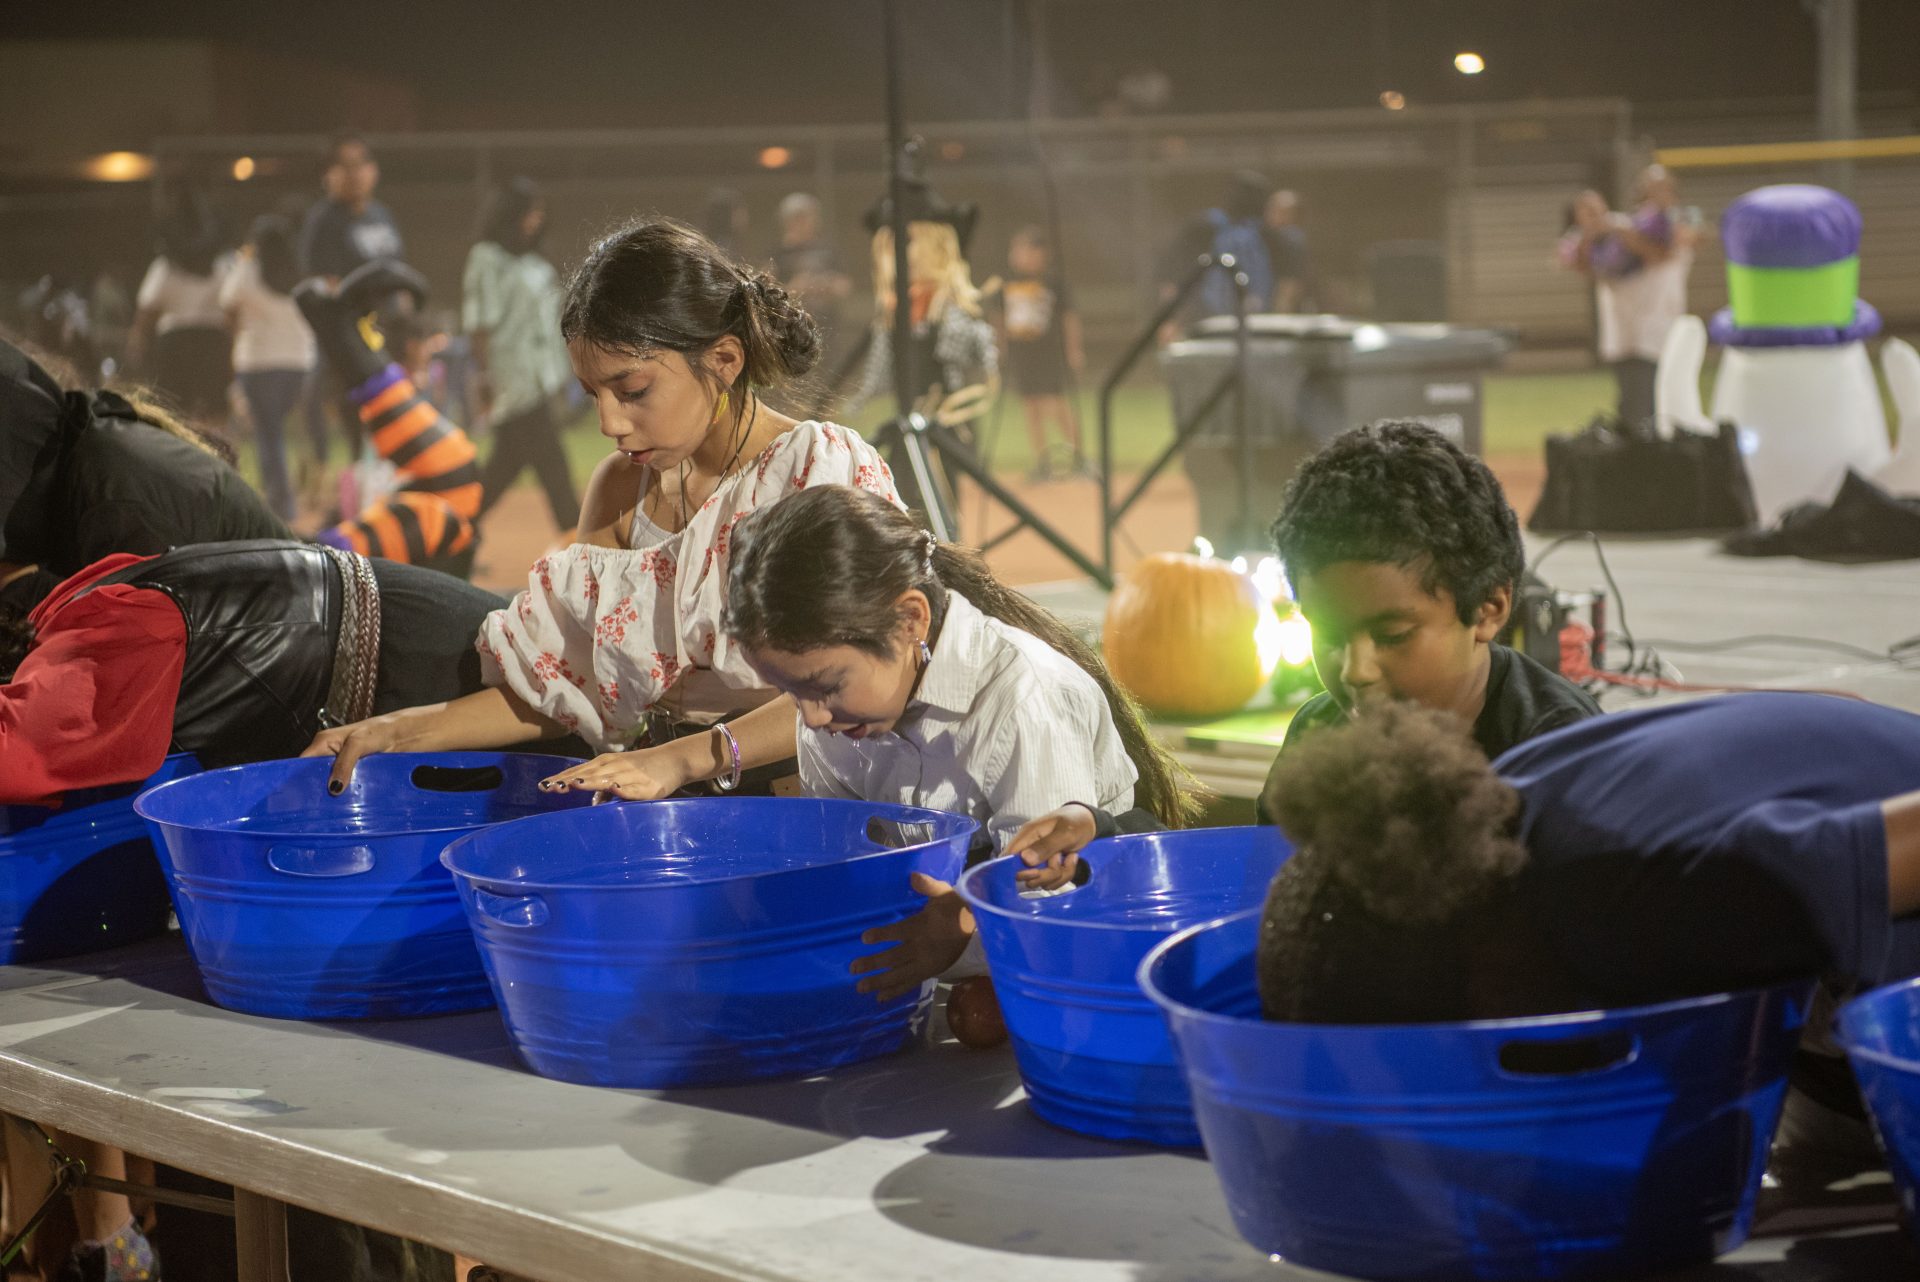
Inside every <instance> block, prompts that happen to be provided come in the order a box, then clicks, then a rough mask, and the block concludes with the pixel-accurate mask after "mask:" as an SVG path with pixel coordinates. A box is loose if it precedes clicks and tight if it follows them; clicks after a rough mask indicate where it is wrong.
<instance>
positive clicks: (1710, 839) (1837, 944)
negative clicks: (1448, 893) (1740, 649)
mask: <svg viewBox="0 0 1920 1282" xmlns="http://www.w3.org/2000/svg"><path fill="white" fill-rule="evenodd" d="M1494 768H1495V769H1496V770H1497V771H1499V773H1500V774H1501V775H1502V776H1503V777H1505V778H1506V779H1507V781H1508V782H1510V783H1511V784H1513V786H1514V787H1515V788H1516V789H1517V790H1518V791H1519V793H1520V796H1521V800H1522V804H1523V807H1524V810H1523V815H1522V819H1521V830H1520V836H1521V839H1522V841H1523V842H1524V843H1525V845H1526V847H1527V849H1528V851H1529V852H1530V854H1531V856H1532V858H1531V861H1530V865H1529V867H1528V869H1527V871H1526V872H1525V873H1524V874H1523V875H1522V879H1521V894H1522V902H1523V904H1525V905H1526V909H1527V911H1528V912H1529V913H1530V914H1531V915H1532V916H1533V920H1534V921H1535V922H1536V923H1537V924H1538V925H1539V926H1540V927H1541V928H1542V930H1543V933H1544V934H1545V935H1546V937H1547V939H1548V940H1549V941H1550V942H1551V943H1552V944H1553V945H1554V946H1555V947H1556V948H1557V950H1558V951H1559V953H1560V955H1561V958H1562V960H1563V961H1565V962H1566V963H1567V965H1568V966H1569V967H1570V968H1571V970H1572V971H1573V972H1574V973H1575V974H1576V975H1577V976H1578V977H1579V978H1580V979H1582V980H1583V981H1585V982H1587V983H1589V984H1591V985H1593V986H1594V987H1596V988H1598V989H1599V990H1600V991H1602V992H1606V993H1610V994H1612V995H1616V996H1618V997H1619V998H1620V999H1622V1000H1628V1001H1631V1000H1659V999H1663V998H1667V997H1673V996H1677V995H1679V994H1680V993H1683V992H1709V991H1719V990H1722V989H1731V988H1740V987H1748V986H1754V985H1760V984H1767V983H1772V982H1777V981H1779V980H1783V979H1787V978H1792V977H1794V976H1813V975H1821V974H1825V975H1829V976H1832V977H1834V978H1836V979H1839V980H1841V981H1843V982H1847V983H1851V984H1873V983H1880V982H1884V981H1888V980H1893V979H1898V978H1903V977H1905V976H1908V975H1913V974H1920V915H1916V916H1914V917H1909V918H1907V919H1904V920H1902V921H1900V922H1897V923H1890V922H1889V920H1888V901H1887V848H1886V824H1885V820H1884V818H1883V816H1882V814H1881V810H1880V803H1881V802H1882V801H1884V800H1886V799H1887V798H1890V797H1895V796H1899V795H1901V794H1903V793H1907V792H1912V791H1915V790H1920V716H1914V715H1913V714H1911V713H1907V712H1901V711H1898V710H1897V709H1893V708H1887V707H1882V706H1880V705H1877V704H1870V703H1862V702H1859V701H1857V700H1853V699H1843V698H1837V697H1832V696H1826V695H1813V694H1788V693H1779V694H1772V693H1768V694H1736V695H1726V696H1722V697H1717V698H1711V699H1701V700H1696V701H1693V702H1688V703H1679V704H1670V705H1665V706H1661V707H1654V708H1645V709H1639V710H1636V711H1632V712H1619V713H1613V714H1611V715H1608V716H1602V717H1594V718H1591V719H1589V720H1585V721H1581V722H1578V723H1576V724H1574V725H1572V726H1568V727H1567V728H1565V729H1563V730H1558V731H1555V732H1553V733H1552V734H1548V735H1545V736H1543V737H1541V738H1538V739H1534V740H1531V741H1529V742H1527V743H1523V744H1521V745H1519V746H1518V747H1516V748H1514V749H1512V750H1511V751H1509V752H1507V753H1505V754H1503V755H1502V756H1501V757H1500V759H1499V760H1498V761H1496V762H1495V763H1494Z"/></svg>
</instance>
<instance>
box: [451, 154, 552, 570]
mask: <svg viewBox="0 0 1920 1282" xmlns="http://www.w3.org/2000/svg"><path fill="white" fill-rule="evenodd" d="M546 225H547V206H546V200H545V198H544V197H543V196H542V195H541V194H540V189H539V188H538V187H537V186H535V185H534V183H533V181H532V180H531V179H528V178H515V179H513V180H512V181H511V182H509V183H508V184H507V185H506V186H505V187H504V188H502V189H501V190H499V191H497V192H495V193H494V194H493V197H492V198H491V199H490V200H489V201H488V202H487V205H486V208H485V210H484V211H483V212H482V215H481V220H480V229H479V236H478V239H477V240H476V241H475V243H474V246H473V248H472V250H471V251H469V252H468V254H467V269H466V273H465V275H464V277H463V282H464V287H463V291H462V324H463V327H464V328H465V330H466V332H467V339H468V344H469V347H468V358H469V360H471V362H472V367H473V385H474V389H475V396H476V402H475V408H476V410H477V411H478V413H479V415H480V416H481V417H482V418H484V419H485V420H486V421H487V423H488V424H489V425H490V430H491V432H492V435H493V452H492V453H491V454H489V455H488V457H487V461H486V465H485V466H484V467H483V468H482V469H481V472H480V487H481V498H480V512H479V514H480V515H481V516H485V515H486V513H487V511H488V510H489V509H490V508H492V507H493V505H494V504H495V503H497V502H499V501H500V496H501V495H503V494H505V493H506V492H507V490H508V489H509V488H510V487H511V486H512V485H513V483H514V482H515V481H517V480H518V479H519V478H520V473H521V472H523V471H525V470H526V469H527V468H529V467H531V468H532V469H533V472H534V475H535V476H536V477H538V478H539V481H540V485H541V488H542V489H544V490H545V491H546V495H547V507H548V509H549V510H550V511H551V512H552V513H553V522H554V524H555V525H556V526H558V527H559V528H560V530H561V531H562V534H563V537H565V538H567V539H568V540H571V538H572V535H573V531H574V528H575V527H576V526H577V525H578V524H579V523H580V501H579V498H578V495H577V493H576V491H575V490H574V486H573V476H572V474H571V472H570V470H569V469H568V466H567V452H566V450H565V449H564V448H563V447H562V445H561V443H560V422H559V419H558V417H557V415H556V414H555V402H556V401H557V400H558V398H559V396H560V394H561V392H562V391H563V390H564V389H565V388H566V386H567V383H568V381H569V380H571V379H572V377H573V367H572V365H571V364H570V363H569V362H568V359H567V345H566V343H565V341H564V340H562V339H561V337H560V305H561V301H562V297H561V290H560V277H559V274H558V273H557V272H555V271H554V268H553V264H552V263H550V262H548V261H547V259H546V257H545V256H544V255H542V254H541V253H540V238H541V235H542V233H543V232H545V230H546Z"/></svg>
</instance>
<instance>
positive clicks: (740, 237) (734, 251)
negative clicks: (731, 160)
mask: <svg viewBox="0 0 1920 1282" xmlns="http://www.w3.org/2000/svg"><path fill="white" fill-rule="evenodd" d="M696 225H697V226H698V227H699V228H700V230H701V231H703V232H705V233H706V235H707V239H708V240H710V241H712V242H713V243H714V244H716V245H718V246H720V248H722V249H724V250H726V251H727V253H729V254H731V255H732V256H733V257H735V258H740V259H744V258H745V257H746V256H747V253H746V247H747V234H748V232H750V231H751V230H752V229H753V218H752V215H750V214H749V213H748V212H747V198H746V197H745V196H742V195H741V194H740V193H739V192H737V191H735V190H734V189H733V188H731V187H715V188H714V189H713V190H711V191H709V192H708V193H707V198H706V200H705V201H704V202H703V203H702V205H701V206H700V217H699V219H698V220H697V221H696Z"/></svg>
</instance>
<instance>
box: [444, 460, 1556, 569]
mask: <svg viewBox="0 0 1920 1282" xmlns="http://www.w3.org/2000/svg"><path fill="white" fill-rule="evenodd" d="M1487 461H1488V463H1489V465H1490V466H1492V468H1493V470H1494V474H1495V475H1496V476H1498V477H1499V478H1500V483H1501V484H1502V485H1503V486H1505V487H1506V490H1507V497H1508V499H1509V500H1510V501H1511V502H1512V503H1513V506H1514V508H1515V510H1517V511H1518V512H1519V513H1520V517H1521V520H1522V521H1523V522H1524V521H1525V519H1526V515H1527V513H1528V512H1530V511H1532V510H1533V505H1534V502H1535V500H1536V499H1538V498H1539V496H1540V484H1541V481H1542V479H1543V477H1544V474H1545V465H1544V463H1543V462H1542V460H1541V458H1540V456H1539V455H1538V454H1500V455H1495V456H1493V457H1492V458H1490V459H1488V460H1487ZM1131 479H1132V478H1131V477H1122V478H1119V480H1118V481H1117V483H1116V487H1117V488H1124V486H1126V485H1127V484H1129V483H1130V482H1131ZM1007 485H1008V488H1010V489H1011V490H1013V492H1014V493H1015V494H1016V495H1017V496H1018V497H1019V498H1020V499H1021V500H1022V501H1024V502H1025V503H1027V504H1028V505H1029V506H1030V507H1032V508H1034V509H1035V510H1036V511H1038V512H1040V513H1041V514H1042V515H1044V516H1046V517H1047V518H1048V519H1049V520H1051V521H1053V522H1054V523H1055V524H1056V525H1057V526H1058V528H1059V530H1060V532H1061V533H1062V534H1064V535H1066V536H1067V537H1068V538H1069V539H1071V540H1073V542H1074V543H1075V544H1077V545H1078V546H1079V547H1081V548H1083V549H1085V550H1086V551H1087V552H1088V553H1090V554H1091V553H1093V552H1095V551H1096V550H1097V548H1098V546H1099V535H1100V516H1099V512H1100V508H1099V502H1098V499H1097V492H1096V490H1095V488H1094V485H1093V482H1091V481H1086V480H1059V481H1042V482H1029V481H1023V480H1016V479H1013V478H1008V480H1007ZM961 521H962V524H963V528H964V531H965V534H966V538H967V541H968V542H969V543H972V544H976V545H977V544H980V543H983V542H985V541H986V540H987V539H989V538H992V537H993V536H994V535H995V534H997V533H999V532H1000V531H1001V530H1004V529H1005V528H1007V526H1009V525H1010V524H1011V523H1012V518H1011V517H1009V516H1008V515H1007V514H1006V513H1005V512H1004V511H1002V510H1000V509H998V508H994V509H991V510H989V511H988V512H987V514H986V519H985V520H984V521H983V520H982V509H981V503H980V498H979V494H978V492H977V491H968V492H966V493H965V495H964V497H963V499H962V502H961ZM1198 529H1199V518H1198V516H1197V514H1196V509H1195V500H1194V493H1193V487H1192V485H1191V484H1190V483H1189V482H1188V480H1187V477H1186V476H1185V474H1184V473H1181V472H1180V471H1179V470H1178V469H1177V468H1176V469H1173V470H1171V471H1170V472H1169V473H1168V474H1167V475H1166V476H1163V477H1162V478H1161V479H1160V480H1159V481H1158V482H1156V483H1155V484H1154V486H1153V488H1152V489H1150V490H1148V491H1147V494H1146V496H1145V497H1144V498H1142V499H1141V500H1140V502H1139V504H1138V505H1137V506H1136V507H1135V508H1134V510H1133V512H1132V513H1130V514H1129V515H1128V517H1127V520H1126V522H1125V524H1124V525H1122V526H1121V528H1120V531H1119V533H1118V534H1117V535H1116V538H1115V556H1116V559H1117V560H1118V561H1119V563H1120V568H1121V570H1122V571H1124V570H1125V569H1126V567H1127V566H1129V565H1131V564H1133V562H1134V561H1136V560H1137V559H1139V557H1140V556H1141V555H1143V554H1146V553H1152V552H1166V551H1179V550H1182V549H1185V548H1187V547H1189V546H1191V545H1192V543H1193V536H1194V534H1195V532H1196V531H1197V530H1198ZM556 536H557V531H556V530H555V529H554V527H553V521H552V519H551V518H550V517H549V516H548V514H547V506H546V502H545V500H544V499H543V498H541V496H540V491H539V490H538V489H537V488H535V487H534V486H531V485H523V486H517V487H515V488H514V489H513V490H511V491H510V492H509V493H508V494H507V495H506V496H505V497H504V498H502V499H501V500H500V502H499V504H498V505H497V506H495V507H494V509H493V510H492V511H491V512H489V513H488V514H487V516H486V518H485V519H484V520H483V521H482V522H481V523H480V555H479V560H478V562H477V564H476V565H475V567H474V572H473V580H474V582H475V583H478V584H480V585H481V586H482V587H487V588H492V589H494V590H495V591H499V592H513V591H516V590H518V589H519V588H520V586H521V585H522V584H523V583H524V582H525V581H526V572H527V567H528V566H529V565H531V564H532V563H533V561H534V559H535V558H536V557H538V556H539V555H540V554H541V552H543V551H544V550H546V549H547V548H548V547H549V546H551V545H552V544H553V542H554V539H555V538H556ZM988 560H989V561H991V562H992V564H993V567H994V570H995V571H996V572H997V573H998V574H999V575H1000V577H1001V578H1003V579H1005V580H1006V581H1007V582H1009V583H1049V582H1054V581H1056V580H1060V579H1071V578H1077V577H1079V572H1078V571H1076V570H1075V569H1074V568H1073V566H1072V564H1071V563H1069V562H1068V561H1067V560H1066V559H1065V558H1064V557H1062V556H1061V555H1060V554H1059V553H1058V552H1056V551H1054V550H1053V549H1052V548H1050V547H1048V546H1047V544H1046V543H1045V542H1043V541H1042V540H1041V539H1040V537H1039V536H1038V535H1036V534H1034V533H1032V532H1031V531H1024V530H1023V531H1022V532H1020V533H1019V534H1017V535H1015V536H1014V537H1012V538H1010V539H1008V540H1007V541H1006V542H1005V543H1003V544H1001V545H1000V546H999V547H997V548H995V549H994V550H993V551H992V553H991V554H989V557H988Z"/></svg>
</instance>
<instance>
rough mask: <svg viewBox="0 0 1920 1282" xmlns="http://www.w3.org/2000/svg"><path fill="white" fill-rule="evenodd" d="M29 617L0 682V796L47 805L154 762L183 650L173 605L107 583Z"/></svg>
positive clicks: (145, 770) (126, 779) (168, 724)
mask: <svg viewBox="0 0 1920 1282" xmlns="http://www.w3.org/2000/svg"><path fill="white" fill-rule="evenodd" d="M116 559H117V558H116ZM47 604H48V605H52V604H53V602H52V600H49V602H48V603H47ZM34 622H35V625H36V632H37V635H36V636H35V639H34V645H33V648H32V649H31V650H29V651H28V652H27V657H26V658H25V659H23V660H22V661H21V663H20V667H19V670H18V671H16V672H15V673H14V676H13V680H12V681H11V682H9V683H7V684H6V685H0V803H5V804H16V803H22V802H24V803H27V804H32V805H52V804H54V803H56V802H57V801H58V800H59V798H60V796H61V794H62V793H65V792H68V791H70V790H71V789H74V788H90V787H97V786H100V785H103V784H113V783H132V782H135V781H138V780H141V779H144V778H146V777H147V776H148V775H150V774H152V773H153V772H154V771H155V770H157V769H159V767H160V763H161V761H162V760H163V759H164V758H165V757H166V755H167V746H168V745H169V744H170V743H171V742H172V740H173V710H174V704H175V703H176V702H178V700H179V697H180V672H181V668H182V666H183V665H184V664H185V662H186V654H187V625H186V620H184V619H183V618H181V616H180V610H179V608H178V607H177V606H175V605H174V604H173V602H172V601H171V600H169V599H168V598H167V597H166V595H165V594H163V593H160V592H156V591H154V590H153V589H151V588H134V587H127V586H125V585H122V584H112V585H109V586H107V587H102V588H97V589H95V590H94V591H92V592H89V593H87V594H86V595H85V596H82V597H80V598H79V599H78V600H65V601H63V602H62V603H61V604H59V606H58V607H57V608H56V609H53V610H48V609H46V608H45V606H43V607H42V609H41V610H39V611H36V612H35V615H34Z"/></svg>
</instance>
